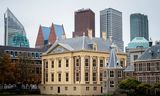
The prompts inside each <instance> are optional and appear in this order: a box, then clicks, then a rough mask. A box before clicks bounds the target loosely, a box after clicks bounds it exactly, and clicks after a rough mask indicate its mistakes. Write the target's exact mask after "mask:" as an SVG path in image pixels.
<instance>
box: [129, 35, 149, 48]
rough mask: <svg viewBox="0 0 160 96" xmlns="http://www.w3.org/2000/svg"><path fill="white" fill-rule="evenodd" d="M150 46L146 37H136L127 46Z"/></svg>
mask: <svg viewBox="0 0 160 96" xmlns="http://www.w3.org/2000/svg"><path fill="white" fill-rule="evenodd" d="M139 47H141V48H148V47H149V43H148V41H147V40H146V39H145V38H144V37H135V38H134V39H133V40H132V41H131V42H130V43H128V46H127V48H129V49H131V48H139Z"/></svg>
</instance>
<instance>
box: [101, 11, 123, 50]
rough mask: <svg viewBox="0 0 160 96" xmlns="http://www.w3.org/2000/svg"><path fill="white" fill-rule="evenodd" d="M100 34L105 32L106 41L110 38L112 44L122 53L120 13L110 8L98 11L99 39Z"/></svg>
mask: <svg viewBox="0 0 160 96" xmlns="http://www.w3.org/2000/svg"><path fill="white" fill-rule="evenodd" d="M102 32H106V33H107V39H108V38H110V37H111V38H112V41H113V43H115V44H116V45H117V46H118V47H119V48H120V49H121V50H122V51H123V38H122V36H123V35H122V12H120V11H118V10H115V9H112V8H108V9H104V10H102V11H100V37H102Z"/></svg>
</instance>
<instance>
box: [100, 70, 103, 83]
mask: <svg viewBox="0 0 160 96" xmlns="http://www.w3.org/2000/svg"><path fill="white" fill-rule="evenodd" d="M102 79H103V73H102V72H100V81H102Z"/></svg>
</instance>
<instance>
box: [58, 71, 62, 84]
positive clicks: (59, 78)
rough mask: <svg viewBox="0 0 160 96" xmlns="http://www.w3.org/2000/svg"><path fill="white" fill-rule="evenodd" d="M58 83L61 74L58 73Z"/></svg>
mask: <svg viewBox="0 0 160 96" xmlns="http://www.w3.org/2000/svg"><path fill="white" fill-rule="evenodd" d="M58 81H59V82H61V73H58Z"/></svg>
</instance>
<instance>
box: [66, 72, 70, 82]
mask: <svg viewBox="0 0 160 96" xmlns="http://www.w3.org/2000/svg"><path fill="white" fill-rule="evenodd" d="M66 81H67V82H68V81H69V74H68V73H66Z"/></svg>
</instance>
